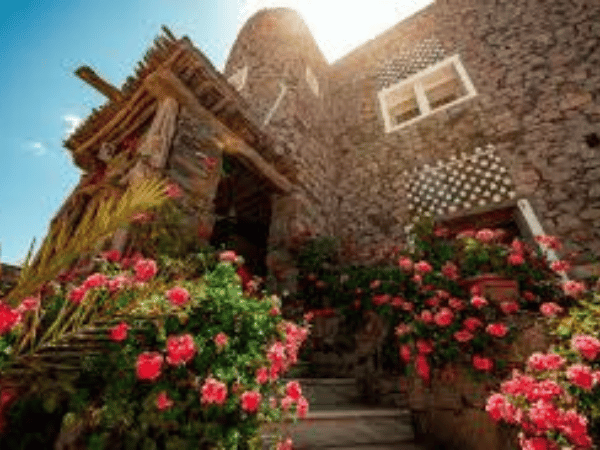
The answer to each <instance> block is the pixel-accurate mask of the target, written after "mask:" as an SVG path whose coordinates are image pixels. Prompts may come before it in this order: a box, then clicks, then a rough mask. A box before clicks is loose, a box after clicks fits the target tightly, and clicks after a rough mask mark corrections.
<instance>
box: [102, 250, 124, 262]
mask: <svg viewBox="0 0 600 450" xmlns="http://www.w3.org/2000/svg"><path fill="white" fill-rule="evenodd" d="M102 257H103V258H104V259H106V260H107V261H108V262H111V263H116V262H119V261H120V260H121V252H120V251H119V250H118V249H116V248H115V249H112V250H108V251H106V252H103V253H102Z"/></svg>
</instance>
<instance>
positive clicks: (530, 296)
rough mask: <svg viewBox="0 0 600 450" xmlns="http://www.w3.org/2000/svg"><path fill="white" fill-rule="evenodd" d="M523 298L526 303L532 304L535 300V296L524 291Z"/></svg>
mask: <svg viewBox="0 0 600 450" xmlns="http://www.w3.org/2000/svg"><path fill="white" fill-rule="evenodd" d="M523 298H524V299H525V300H527V301H528V302H532V301H534V300H535V294H534V293H533V292H531V291H525V292H523Z"/></svg>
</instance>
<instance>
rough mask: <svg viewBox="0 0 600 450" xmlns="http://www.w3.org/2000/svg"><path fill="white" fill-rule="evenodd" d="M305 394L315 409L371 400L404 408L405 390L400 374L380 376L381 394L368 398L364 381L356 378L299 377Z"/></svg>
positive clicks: (351, 405)
mask: <svg viewBox="0 0 600 450" xmlns="http://www.w3.org/2000/svg"><path fill="white" fill-rule="evenodd" d="M297 381H299V382H300V385H301V387H302V393H303V395H304V396H305V397H306V398H307V399H308V401H309V404H310V409H311V410H312V411H329V410H335V409H339V408H345V407H348V408H353V407H359V406H360V405H364V404H365V403H366V401H367V400H370V404H371V405H374V406H380V407H396V408H405V407H406V406H407V397H406V394H405V393H403V392H401V391H400V390H399V386H398V379H397V377H389V378H388V379H383V380H380V382H379V388H380V391H381V392H380V394H379V395H378V396H377V398H376V399H366V398H365V395H364V392H362V389H364V387H361V385H360V384H359V383H358V382H357V381H356V380H355V379H354V378H300V379H297Z"/></svg>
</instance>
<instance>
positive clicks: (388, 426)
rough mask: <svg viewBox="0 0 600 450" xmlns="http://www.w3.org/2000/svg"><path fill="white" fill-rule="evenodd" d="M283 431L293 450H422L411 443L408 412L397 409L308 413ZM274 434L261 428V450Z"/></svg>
mask: <svg viewBox="0 0 600 450" xmlns="http://www.w3.org/2000/svg"><path fill="white" fill-rule="evenodd" d="M282 431H283V434H284V435H289V436H291V438H292V440H293V442H294V450H325V449H338V450H342V449H344V450H349V449H354V448H356V449H359V448H361V449H369V448H372V449H381V450H384V449H386V448H396V449H406V450H416V449H420V450H422V449H421V447H418V446H416V444H415V443H414V434H413V429H412V426H411V422H410V413H409V411H408V410H401V409H398V408H369V407H360V408H353V409H337V410H331V411H309V413H308V415H307V417H306V418H305V419H302V420H300V421H298V423H296V424H293V423H288V424H285V425H284V428H283V430H282ZM275 432H276V429H269V428H267V427H265V428H263V442H264V444H265V446H264V447H263V448H264V449H268V448H270V447H269V443H270V442H272V441H273V440H274V439H275V437H274V433H275Z"/></svg>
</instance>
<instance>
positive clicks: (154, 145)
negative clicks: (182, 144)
mask: <svg viewBox="0 0 600 450" xmlns="http://www.w3.org/2000/svg"><path fill="white" fill-rule="evenodd" d="M178 112H179V104H178V103H177V100H175V99H174V98H173V97H165V98H162V99H161V100H160V106H159V107H158V111H157V112H156V115H155V116H154V119H153V120H152V125H150V130H148V133H146V136H145V138H144V141H143V142H142V143H141V145H140V147H139V149H138V154H140V155H148V156H149V158H150V161H149V163H150V165H151V166H152V167H154V168H155V169H162V168H164V167H165V165H166V163H167V157H168V156H169V149H170V148H171V144H172V142H173V136H175V130H176V128H177V114H178Z"/></svg>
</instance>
